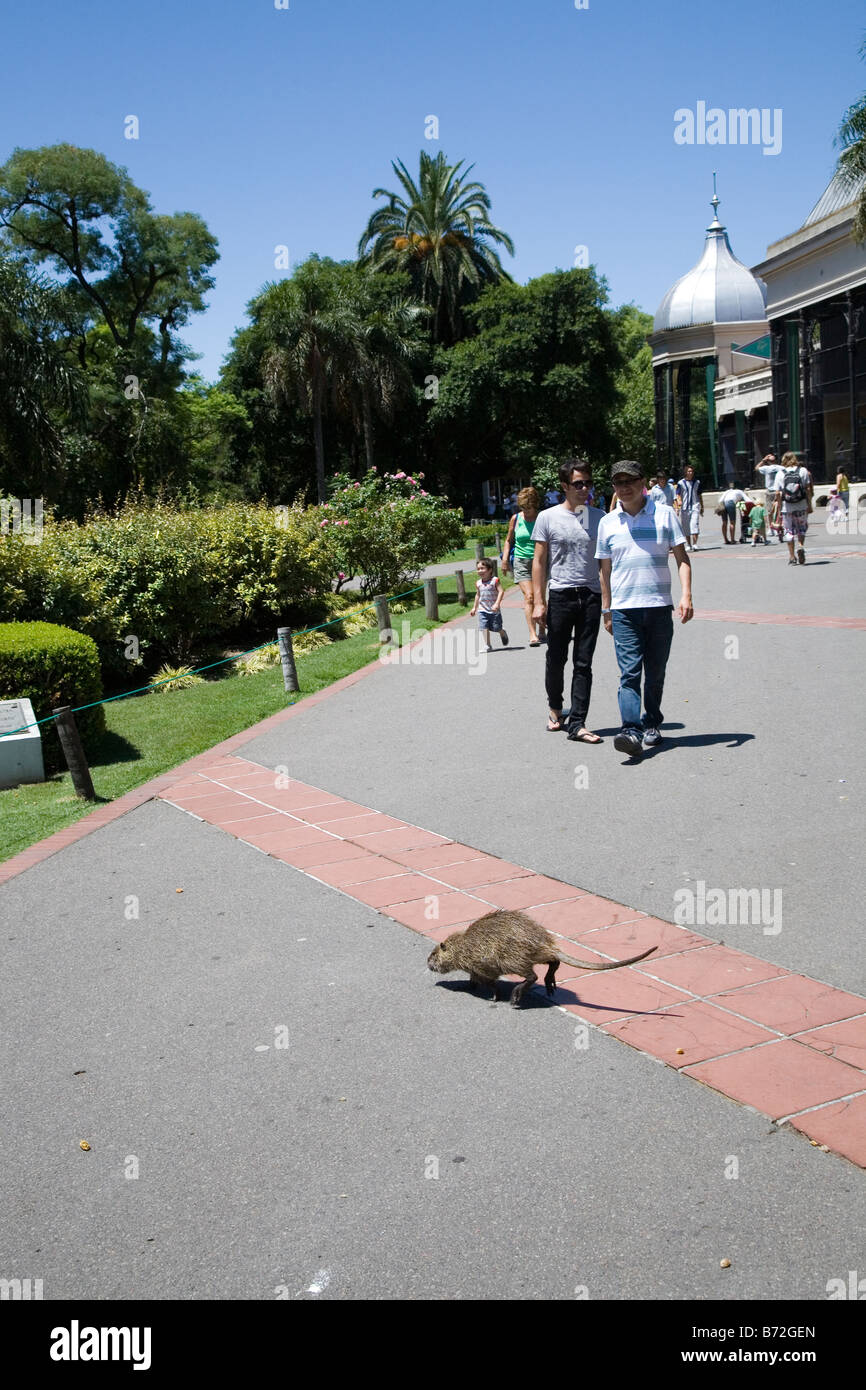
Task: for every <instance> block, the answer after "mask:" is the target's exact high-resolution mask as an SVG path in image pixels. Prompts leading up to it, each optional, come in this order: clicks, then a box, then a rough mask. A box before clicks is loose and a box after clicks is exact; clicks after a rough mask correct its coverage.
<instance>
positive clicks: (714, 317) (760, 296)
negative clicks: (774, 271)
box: [653, 193, 767, 333]
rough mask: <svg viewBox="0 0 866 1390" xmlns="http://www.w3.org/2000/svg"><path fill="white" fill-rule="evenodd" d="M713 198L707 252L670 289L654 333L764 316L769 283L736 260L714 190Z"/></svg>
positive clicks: (656, 319)
mask: <svg viewBox="0 0 866 1390" xmlns="http://www.w3.org/2000/svg"><path fill="white" fill-rule="evenodd" d="M710 201H711V203H712V205H713V210H714V214H715V215H714V217H713V220H712V222H711V223H710V225H709V227H707V240H706V243H705V245H704V254H703V255H702V256H701V259H700V260H699V261H698V263H697V265H696V266H693V267H692V269H691V270H690V271H689V272H688V274H687V275H683V276H682V277H681V278H680V279H679V280H677V282H676V284H675V285H672V286H671V288H670V289H669V290H668V292H667V294H666V295H665V297H664V299H663V300H662V302H661V304H660V305H659V307H658V311H657V313H656V316H655V319H654V321H653V332H655V333H665V332H668V331H669V330H670V329H672V328H692V327H693V326H695V325H697V324H710V323H743V322H744V321H745V322H749V323H752V322H754V321H755V320H756V319H758V320H760V319H763V318H764V317H765V313H766V305H767V287H766V285H765V284H764V282H763V280H759V279H758V277H757V275H753V274H752V272H751V271H750V270H749V269H748V268H747V267H746V266H744V265H743V262H742V261H738V260H737V258H736V256H735V255H734V253H733V251H732V250H731V243H730V242H729V241H728V234H727V231H726V230H725V228H724V227H723V226H722V224H721V222H720V221H719V199H718V197H717V196H716V194H715V193H714V194H713V197H712V198H711V200H710Z"/></svg>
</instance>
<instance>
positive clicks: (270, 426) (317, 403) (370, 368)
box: [222, 256, 426, 500]
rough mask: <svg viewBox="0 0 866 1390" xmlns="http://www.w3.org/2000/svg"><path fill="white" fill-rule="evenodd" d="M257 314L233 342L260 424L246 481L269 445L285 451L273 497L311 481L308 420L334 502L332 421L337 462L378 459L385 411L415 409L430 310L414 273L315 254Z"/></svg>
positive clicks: (232, 369) (255, 426)
mask: <svg viewBox="0 0 866 1390" xmlns="http://www.w3.org/2000/svg"><path fill="white" fill-rule="evenodd" d="M248 312H249V314H250V316H251V320H252V322H251V324H250V325H249V327H248V328H246V329H242V330H241V331H240V332H239V333H238V334H236V336H235V338H234V339H233V342H232V352H231V354H230V357H229V359H228V361H227V363H226V365H225V368H224V370H223V374H222V384H223V386H224V387H225V388H226V389H227V390H228V391H230V392H233V393H235V394H236V395H239V396H240V398H241V399H242V401H243V402H244V405H245V408H246V410H247V413H248V417H249V419H250V421H251V424H252V437H251V439H250V440H249V441H248V442H249V450H248V453H247V457H246V460H245V461H244V462H242V471H243V472H244V473H245V474H246V480H245V481H246V485H248V484H249V479H250V477H251V476H252V473H253V470H254V469H255V467H256V463H257V460H258V459H259V458H260V456H261V455H262V454H263V453H266V452H268V449H269V450H270V454H271V457H273V453H274V450H275V449H276V450H279V451H280V453H281V454H282V457H283V466H282V468H281V470H280V473H279V479H280V481H279V491H278V492H277V493H275V491H274V486H273V482H272V481H271V482H270V485H269V486H268V487H267V488H266V489H265V490H266V491H267V492H268V494H269V495H271V496H275V495H279V496H285V490H286V488H287V487H288V490H289V491H290V492H292V491H294V490H295V489H298V488H301V487H304V486H306V483H307V480H308V478H309V471H310V470H309V461H308V460H309V454H310V450H309V444H308V443H307V442H306V440H304V441H303V442H300V441H298V433H299V427H300V425H301V421H302V418H303V417H306V418H307V419H308V420H312V424H313V431H312V433H313V441H312V442H313V455H314V459H315V476H316V481H317V494H318V498H319V500H324V496H325V452H326V450H325V424H326V420H329V421H330V424H329V434H328V449H329V452H330V455H331V459H332V466H333V464H334V463H345V464H347V465H348V466H350V467H351V468H352V469H353V470H354V469H355V468H356V467H357V465H358V461H359V454H360V453H361V452H363V453H364V454H365V455H366V459H367V466H368V467H371V466H372V460H373V456H374V455H373V448H374V434H375V427H376V420H377V418H378V419H379V420H381V421H383V422H385V423H386V424H387V425H389V426H390V425H392V424H394V423H395V417H396V414H397V411H398V407H400V406H402V405H405V406H407V407H408V408H409V413H410V415H412V414H414V409H415V400H414V397H415V392H414V388H413V379H412V371H413V368H414V365H415V363H416V361H417V360H418V358H419V354H420V353H421V351H422V348H423V345H424V332H423V328H422V323H423V321H424V319H425V317H426V314H425V310H424V308H423V306H422V305H419V304H417V303H416V302H415V301H414V300H413V299H412V298H411V296H409V295H408V294H407V282H406V277H405V276H402V275H397V274H381V275H371V274H370V273H369V272H368V271H362V270H360V269H359V268H358V267H357V266H356V265H355V264H354V263H352V262H336V261H332V260H329V259H327V258H320V257H318V256H311V257H310V258H309V260H307V261H305V262H304V263H303V264H302V265H300V266H298V267H297V268H296V270H295V272H294V274H293V275H292V277H291V278H290V279H287V280H282V281H279V282H277V283H276V284H270V285H266V286H265V287H264V289H263V290H262V292H261V293H260V294H259V295H258V296H257V297H256V298H255V299H254V300H253V301H252V303H251V304H250V305H249V306H248ZM266 441H270V443H269V445H268V444H267V443H266ZM260 471H261V466H260ZM257 495H260V494H257Z"/></svg>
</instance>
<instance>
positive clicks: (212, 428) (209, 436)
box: [178, 376, 252, 502]
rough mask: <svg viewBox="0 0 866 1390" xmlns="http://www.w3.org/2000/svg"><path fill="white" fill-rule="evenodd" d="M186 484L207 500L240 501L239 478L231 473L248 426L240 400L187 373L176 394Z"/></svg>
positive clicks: (248, 422)
mask: <svg viewBox="0 0 866 1390" xmlns="http://www.w3.org/2000/svg"><path fill="white" fill-rule="evenodd" d="M178 406H179V408H180V411H181V412H182V415H183V419H184V441H185V448H186V456H187V459H188V465H189V468H188V471H189V480H190V483H191V484H192V485H193V486H194V487H195V488H196V489H197V490H198V492H199V493H200V494H201V495H202V496H205V497H207V498H208V499H209V500H210V501H211V502H213V501H215V500H216V499H217V498H220V499H225V500H240V499H242V498H243V496H244V488H243V484H242V481H241V480H239V479H238V478H237V477H236V476H235V467H234V461H235V454H236V450H237V446H238V440H239V439H242V438H245V437H246V436H247V435H248V434H249V433H250V430H251V429H252V424H251V421H250V417H249V415H248V414H247V411H246V408H245V406H244V403H243V401H242V400H239V399H238V397H237V396H234V395H232V393H231V392H229V391H226V390H224V389H223V388H222V387H220V386H210V385H208V383H207V382H205V381H203V380H202V378H201V377H200V376H191V377H189V378H188V379H187V381H186V382H185V383H184V388H183V390H182V391H181V392H180V393H179V396H178Z"/></svg>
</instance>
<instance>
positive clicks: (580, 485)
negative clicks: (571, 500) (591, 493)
mask: <svg viewBox="0 0 866 1390" xmlns="http://www.w3.org/2000/svg"><path fill="white" fill-rule="evenodd" d="M566 487H592V483H585V482H583V481H581V480H580V479H578V481H577V482H576V483H566Z"/></svg>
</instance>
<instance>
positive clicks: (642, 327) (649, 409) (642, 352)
mask: <svg viewBox="0 0 866 1390" xmlns="http://www.w3.org/2000/svg"><path fill="white" fill-rule="evenodd" d="M610 319H611V326H612V328H613V332H614V335H615V337H616V340H617V344H618V346H619V350H620V353H621V355H622V359H623V361H622V366H621V367H620V369H619V371H618V372H617V374H616V390H617V394H618V397H619V399H618V401H617V404H616V405H615V406H614V408H613V410H612V411H611V416H610V432H611V439H612V444H613V451H612V457H611V459H610V460H609V461H610V462H615V461H616V459H637V460H638V462H639V463H643V464H645V465H646V467H647V468H654V467H655V461H656V459H655V396H654V389H653V372H652V349H651V348H650V346H649V343H647V341H646V336H647V334H648V333H650V332H652V324H653V320H652V315H651V314H645V313H643V312H642V311H641V310H640V309H638V308H636V307H635V305H634V304H624V305H622V306H621V307H620V308H619V309H616V310H615V311H614V312H613V313H612V314H611V315H610Z"/></svg>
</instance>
